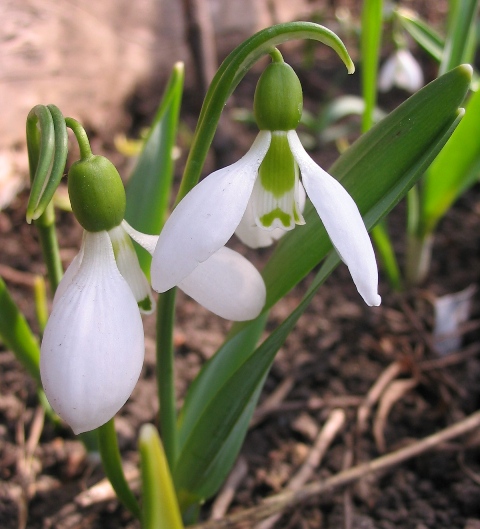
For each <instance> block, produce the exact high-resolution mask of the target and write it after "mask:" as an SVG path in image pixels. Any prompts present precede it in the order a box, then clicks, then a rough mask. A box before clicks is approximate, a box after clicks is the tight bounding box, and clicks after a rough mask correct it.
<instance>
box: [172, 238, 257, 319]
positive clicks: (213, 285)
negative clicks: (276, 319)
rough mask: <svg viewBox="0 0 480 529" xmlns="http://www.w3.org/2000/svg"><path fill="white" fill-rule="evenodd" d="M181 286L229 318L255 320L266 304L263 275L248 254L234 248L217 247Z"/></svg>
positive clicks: (194, 297) (201, 302)
mask: <svg viewBox="0 0 480 529" xmlns="http://www.w3.org/2000/svg"><path fill="white" fill-rule="evenodd" d="M178 286H179V288H181V289H182V290H183V291H184V292H185V293H186V294H188V295H189V296H191V297H192V298H193V299H194V300H195V301H197V302H198V303H200V304H201V305H203V306H204V307H206V308H207V309H208V310H210V311H212V312H213V313H215V314H217V315H218V316H221V317H222V318H225V319H227V320H234V321H247V320H252V319H253V318H256V317H257V316H258V315H259V314H260V312H261V311H262V309H263V306H264V305H265V296H266V290H265V283H264V282H263V279H262V276H261V275H260V273H259V272H258V270H257V269H256V268H255V267H254V266H253V265H252V264H251V263H250V262H249V261H248V260H247V259H245V257H243V256H241V255H240V254H239V253H237V252H234V251H233V250H230V248H225V247H222V248H220V249H219V250H217V251H216V252H215V253H214V254H213V255H212V256H210V257H209V258H208V259H207V260H206V261H204V262H203V263H201V264H200V265H198V266H197V267H196V268H195V270H194V271H193V272H192V273H191V274H190V275H189V276H188V277H186V278H185V279H184V280H183V281H182V282H181V283H180V284H179V285H178Z"/></svg>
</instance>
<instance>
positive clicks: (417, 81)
mask: <svg viewBox="0 0 480 529" xmlns="http://www.w3.org/2000/svg"><path fill="white" fill-rule="evenodd" d="M423 84H424V78H423V72H422V68H421V67H420V65H419V64H418V62H417V60H416V59H415V57H414V56H413V55H412V54H411V52H410V51H409V50H408V49H407V48H403V47H402V48H399V49H398V50H396V51H395V52H394V53H393V54H392V55H390V57H389V58H388V59H387V60H386V61H385V63H384V64H383V66H382V68H381V70H380V74H379V76H378V88H379V90H380V91H381V92H388V90H390V89H392V88H393V87H394V86H397V87H398V88H402V89H403V90H406V91H407V92H411V93H412V94H413V93H414V92H416V91H417V90H420V88H422V86H423Z"/></svg>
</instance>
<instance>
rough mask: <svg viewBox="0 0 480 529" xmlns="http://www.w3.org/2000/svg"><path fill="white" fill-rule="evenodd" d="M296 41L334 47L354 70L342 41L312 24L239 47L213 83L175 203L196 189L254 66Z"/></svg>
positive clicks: (262, 35)
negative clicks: (228, 110) (230, 103)
mask: <svg viewBox="0 0 480 529" xmlns="http://www.w3.org/2000/svg"><path fill="white" fill-rule="evenodd" d="M294 39H313V40H317V41H319V42H323V43H324V44H326V45H327V46H330V47H331V48H333V49H334V50H335V51H336V52H337V54H338V55H339V56H340V58H341V59H342V61H343V62H344V63H345V65H346V67H347V69H348V72H349V73H353V72H354V71H355V67H354V65H353V62H352V60H351V59H350V56H349V55H348V52H347V50H346V48H345V46H344V44H343V42H342V41H341V40H340V39H339V38H338V37H337V35H335V33H333V32H332V31H330V30H328V29H327V28H324V27H323V26H320V25H319V24H315V23H313V22H289V23H287V24H278V25H277V26H272V27H270V28H267V29H264V30H262V31H259V32H258V33H256V34H255V35H253V36H252V37H250V38H249V39H247V40H246V41H245V42H244V43H243V44H241V45H240V46H238V47H237V48H236V49H235V50H234V51H233V52H232V53H231V54H230V55H229V56H228V57H227V58H226V59H225V60H224V61H223V63H222V65H221V66H220V68H219V69H218V71H217V73H216V75H215V77H214V78H213V80H212V83H211V84H210V87H209V89H208V92H207V95H206V96H205V100H204V103H203V106H202V110H201V112H200V117H199V119H198V123H197V128H196V130H195V135H194V138H193V142H192V147H191V149H190V152H189V155H188V159H187V163H186V166H185V171H184V174H183V178H182V182H181V185H180V190H179V192H178V195H177V199H176V203H177V204H178V202H180V200H181V199H182V198H183V197H184V196H185V195H186V194H187V193H188V192H189V191H190V190H191V189H192V188H193V187H194V186H195V184H196V183H197V182H198V179H199V177H200V173H201V170H202V167H203V164H204V162H205V158H206V156H207V153H208V150H209V148H210V145H211V143H212V140H213V136H214V134H215V130H216V127H217V124H218V121H219V119H220V115H221V113H222V110H223V108H224V106H225V103H226V101H227V99H228V98H229V97H230V94H231V93H232V92H233V90H234V89H235V87H236V86H237V85H238V83H239V82H240V81H241V80H242V78H243V77H244V76H245V74H246V72H247V71H248V70H249V69H250V68H251V67H252V66H253V64H254V63H255V62H256V61H257V60H258V59H260V58H261V57H262V56H263V55H265V54H270V53H271V52H272V50H273V48H274V47H275V46H277V45H279V44H281V43H283V42H287V41H289V40H294Z"/></svg>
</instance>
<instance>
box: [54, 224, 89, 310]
mask: <svg viewBox="0 0 480 529" xmlns="http://www.w3.org/2000/svg"><path fill="white" fill-rule="evenodd" d="M84 246H85V232H84V234H83V237H82V245H81V246H80V251H79V252H78V253H77V255H76V256H75V257H74V258H73V260H72V262H71V263H70V265H69V267H68V268H67V270H66V272H65V274H64V275H63V277H62V279H61V281H60V283H59V285H58V287H57V290H56V291H55V296H54V297H53V303H52V306H53V307H55V305H56V304H57V302H58V300H59V299H60V298H61V297H62V296H63V294H64V293H65V291H66V290H67V288H68V287H69V286H70V283H71V282H72V281H73V278H74V277H75V275H76V274H77V272H78V270H79V268H80V265H81V264H82V259H83V249H84Z"/></svg>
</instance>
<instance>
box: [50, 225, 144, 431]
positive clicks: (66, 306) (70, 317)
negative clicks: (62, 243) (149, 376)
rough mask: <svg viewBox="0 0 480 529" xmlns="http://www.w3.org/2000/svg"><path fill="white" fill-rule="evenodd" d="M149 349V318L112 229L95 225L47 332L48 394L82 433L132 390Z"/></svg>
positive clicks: (111, 412)
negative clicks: (121, 262)
mask: <svg viewBox="0 0 480 529" xmlns="http://www.w3.org/2000/svg"><path fill="white" fill-rule="evenodd" d="M143 356H144V335H143V326H142V320H141V317H140V313H139V311H138V308H137V303H136V301H135V298H134V297H133V294H132V291H131V290H130V287H129V286H128V285H127V283H126V281H125V280H124V279H123V277H122V276H121V274H120V272H119V271H118V269H117V266H116V264H115V258H114V256H113V250H112V246H111V243H110V239H109V236H108V234H107V232H98V233H88V232H87V233H86V235H85V249H84V256H83V259H82V262H81V265H80V268H79V270H78V272H77V274H76V275H75V276H74V277H73V279H72V281H71V283H70V284H69V286H68V288H67V289H66V290H65V292H64V293H63V295H62V296H61V297H60V299H58V301H57V303H56V305H55V307H54V309H53V312H52V314H51V316H50V319H49V320H48V323H47V326H46V329H45V333H44V336H43V341H42V347H41V358H40V372H41V376H42V383H43V387H44V389H45V393H46V395H47V398H48V400H49V402H50V404H51V405H52V407H53V409H54V410H55V411H56V412H57V413H58V414H59V415H60V417H62V418H63V419H64V420H65V421H66V422H67V423H68V424H70V426H71V427H72V429H73V431H74V432H75V433H76V434H79V433H81V432H85V431H88V430H92V429H94V428H97V427H99V426H101V425H102V424H104V423H106V422H107V421H108V420H109V419H111V418H112V417H113V416H114V415H115V413H116V412H117V411H118V410H119V409H120V408H121V407H122V406H123V404H124V403H125V401H126V400H127V399H128V397H129V396H130V393H131V392H132V390H133V388H134V386H135V384H136V382H137V380H138V377H139V375H140V371H141V369H142V364H143Z"/></svg>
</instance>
